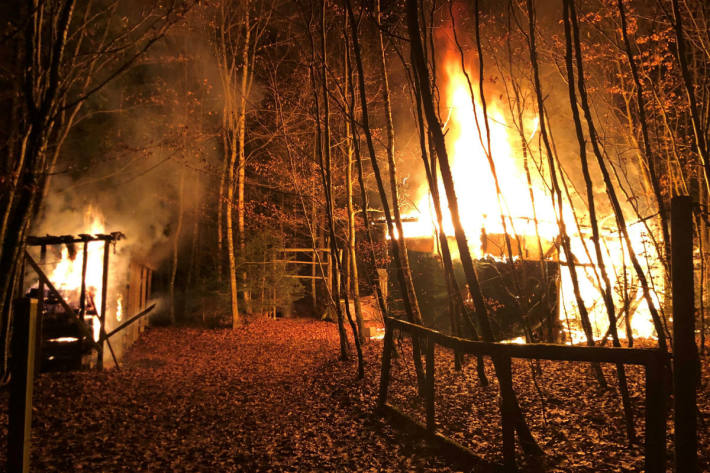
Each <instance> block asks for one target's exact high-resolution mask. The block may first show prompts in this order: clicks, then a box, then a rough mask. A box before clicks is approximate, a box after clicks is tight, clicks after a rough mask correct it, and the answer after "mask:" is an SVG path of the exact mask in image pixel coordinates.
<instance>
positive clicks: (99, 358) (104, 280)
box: [96, 240, 111, 370]
mask: <svg viewBox="0 0 710 473" xmlns="http://www.w3.org/2000/svg"><path fill="white" fill-rule="evenodd" d="M110 248H111V242H109V240H106V241H104V260H103V273H102V275H101V308H100V309H99V310H100V312H99V324H100V327H101V329H100V330H99V337H100V336H101V335H103V334H104V333H105V331H106V307H107V304H106V303H107V301H106V297H107V296H108V256H109V253H110V252H109V250H110ZM97 348H98V349H97V350H96V351H97V355H96V369H98V370H102V369H104V342H103V340H101V339H100V338H99V344H98V347H97Z"/></svg>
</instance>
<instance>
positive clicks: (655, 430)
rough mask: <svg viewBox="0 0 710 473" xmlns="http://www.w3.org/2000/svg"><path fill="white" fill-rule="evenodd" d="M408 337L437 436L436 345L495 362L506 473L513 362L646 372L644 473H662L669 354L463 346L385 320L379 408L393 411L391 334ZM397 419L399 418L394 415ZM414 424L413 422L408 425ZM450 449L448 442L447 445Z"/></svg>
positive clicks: (511, 467)
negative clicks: (417, 345)
mask: <svg viewBox="0 0 710 473" xmlns="http://www.w3.org/2000/svg"><path fill="white" fill-rule="evenodd" d="M395 330H399V331H400V332H403V333H407V334H409V335H410V336H416V337H419V338H420V339H423V340H426V344H425V345H424V346H425V347H426V379H425V390H424V401H425V403H426V430H427V432H428V434H430V435H437V436H438V437H439V438H440V439H441V437H442V436H441V435H439V434H437V433H436V412H435V407H434V396H435V389H434V349H435V347H436V345H440V346H443V347H446V348H449V349H451V350H456V351H458V352H460V353H467V354H473V355H487V356H491V357H494V358H496V359H497V361H499V365H500V367H501V368H502V369H500V370H499V373H498V377H499V385H500V394H501V414H502V415H501V417H502V419H501V427H502V431H503V464H504V469H505V471H515V431H514V428H513V418H512V415H511V410H512V408H513V396H514V393H513V380H512V373H511V359H512V358H528V359H539V360H554V361H585V362H597V363H622V364H631V365H642V366H643V367H644V368H645V370H646V419H645V422H646V443H645V471H646V472H648V473H660V472H663V471H665V465H666V414H665V396H664V389H665V388H664V380H663V371H664V366H665V364H666V361H667V356H668V355H667V354H665V353H663V352H661V351H659V350H658V349H650V348H607V347H581V346H563V345H548V344H537V343H536V344H525V345H516V344H506V343H488V342H478V341H473V340H466V339H463V338H458V337H454V336H450V335H446V334H444V333H441V332H438V331H436V330H432V329H429V328H426V327H422V326H420V325H416V324H412V323H410V322H405V321H403V320H399V319H395V318H392V317H385V338H384V347H383V353H382V371H381V375H380V390H379V398H378V407H379V408H381V409H395V408H394V407H393V406H391V405H389V404H388V403H387V389H388V386H389V380H390V368H391V366H390V365H391V360H392V351H393V350H394V343H393V340H394V331H395ZM399 414H400V413H399V412H398V415H399ZM408 420H410V421H412V422H416V421H414V420H413V419H411V418H410V419H408ZM444 440H446V441H447V442H449V443H454V442H453V441H451V440H450V439H445V438H444Z"/></svg>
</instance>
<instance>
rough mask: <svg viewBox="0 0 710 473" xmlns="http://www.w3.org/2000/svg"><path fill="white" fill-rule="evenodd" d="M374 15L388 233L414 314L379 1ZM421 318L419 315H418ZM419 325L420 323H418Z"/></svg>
mask: <svg viewBox="0 0 710 473" xmlns="http://www.w3.org/2000/svg"><path fill="white" fill-rule="evenodd" d="M375 6H376V9H377V10H376V15H377V25H378V28H377V31H378V38H379V46H380V73H381V74H382V98H383V102H384V105H385V107H384V112H385V123H386V129H387V165H388V169H389V185H390V197H391V198H392V214H393V215H394V224H395V227H396V228H397V238H396V239H395V238H394V234H393V233H392V232H391V231H390V237H392V239H393V240H394V241H396V243H397V245H398V246H399V253H400V258H401V264H402V271H403V272H404V274H405V279H406V281H407V291H409V298H410V300H411V301H413V306H414V307H415V312H419V303H418V301H417V294H416V292H415V291H414V281H413V280H412V269H411V267H410V265H409V255H408V254H407V243H406V239H405V235H404V229H403V227H402V216H401V214H400V211H399V191H398V190H397V164H396V162H395V156H394V124H393V123H392V104H391V102H390V85H389V77H388V74H387V56H386V55H385V43H384V39H383V38H382V29H381V28H380V27H379V26H380V0H376V2H375ZM419 317H420V318H421V315H419ZM420 323H421V322H420Z"/></svg>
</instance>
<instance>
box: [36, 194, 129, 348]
mask: <svg viewBox="0 0 710 473" xmlns="http://www.w3.org/2000/svg"><path fill="white" fill-rule="evenodd" d="M79 233H83V234H89V235H96V234H104V233H106V227H105V224H104V220H103V216H102V215H101V214H100V212H98V211H97V210H96V209H94V208H93V207H91V206H90V207H89V208H87V210H86V212H85V214H84V226H83V228H82V231H81V232H79ZM72 256H74V257H73V258H72ZM103 257H104V243H103V242H102V241H92V242H89V243H88V244H87V259H86V283H85V284H86V309H87V310H86V314H85V319H86V320H87V323H88V324H89V327H90V328H91V330H92V332H93V337H94V340H98V339H99V336H100V329H101V327H100V323H99V319H98V316H99V315H100V312H101V302H102V301H101V296H102V294H101V293H102V286H103ZM83 258H84V253H83V247H82V245H81V244H79V245H77V247H76V254H74V255H71V254H70V252H69V249H68V248H67V247H66V246H63V247H62V250H61V256H60V259H59V261H58V262H57V264H56V266H55V267H54V269H53V270H52V271H51V273H50V274H49V280H50V281H52V283H53V284H54V286H55V287H56V289H57V290H58V291H59V293H60V294H61V295H62V297H64V299H65V300H67V301H68V302H69V303H70V305H73V306H75V307H78V306H79V300H80V297H81V275H82V266H83ZM92 309H93V310H92ZM122 313H123V301H122V300H121V296H120V295H119V296H118V298H117V299H116V307H115V315H116V319H117V320H118V321H120V320H121V317H122Z"/></svg>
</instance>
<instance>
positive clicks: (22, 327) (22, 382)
mask: <svg viewBox="0 0 710 473" xmlns="http://www.w3.org/2000/svg"><path fill="white" fill-rule="evenodd" d="M14 314H15V324H14V331H13V335H12V364H11V375H12V382H11V384H10V406H9V407H10V409H9V426H8V440H7V471H8V472H12V473H27V472H28V471H29V470H30V447H31V442H32V435H31V433H32V430H31V429H32V387H33V382H34V368H35V360H34V357H35V345H36V340H37V339H36V333H37V301H36V300H35V299H29V298H22V299H18V300H17V301H16V302H15V311H14Z"/></svg>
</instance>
